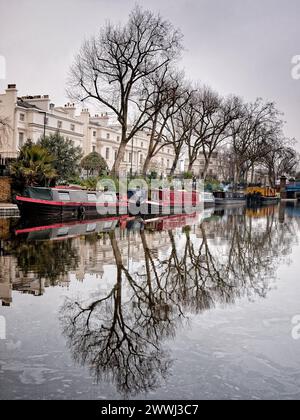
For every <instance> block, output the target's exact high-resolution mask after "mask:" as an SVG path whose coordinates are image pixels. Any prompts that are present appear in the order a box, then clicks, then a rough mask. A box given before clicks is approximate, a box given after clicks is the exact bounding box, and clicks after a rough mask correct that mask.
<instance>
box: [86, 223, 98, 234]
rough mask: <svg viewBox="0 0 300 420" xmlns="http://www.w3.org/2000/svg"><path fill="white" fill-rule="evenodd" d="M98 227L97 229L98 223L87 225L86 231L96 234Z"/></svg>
mask: <svg viewBox="0 0 300 420" xmlns="http://www.w3.org/2000/svg"><path fill="white" fill-rule="evenodd" d="M96 227H97V225H96V223H94V224H90V225H87V227H86V231H87V232H94V231H95V230H96Z"/></svg>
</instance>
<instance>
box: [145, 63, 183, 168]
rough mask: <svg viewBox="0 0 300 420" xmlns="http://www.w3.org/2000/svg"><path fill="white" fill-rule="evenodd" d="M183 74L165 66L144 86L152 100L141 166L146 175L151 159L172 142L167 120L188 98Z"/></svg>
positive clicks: (149, 107)
mask: <svg viewBox="0 0 300 420" xmlns="http://www.w3.org/2000/svg"><path fill="white" fill-rule="evenodd" d="M183 78H184V75H183V74H182V73H181V72H176V71H172V70H170V71H169V69H168V67H165V68H163V69H162V71H160V72H157V73H155V74H154V77H151V78H149V82H148V83H147V86H146V87H145V89H144V90H145V92H146V93H147V97H148V98H149V99H147V100H148V101H149V100H150V101H152V106H148V107H147V108H148V109H150V113H149V117H150V121H149V123H148V124H147V125H146V129H147V130H148V135H149V146H148V152H147V156H146V159H145V162H144V166H143V174H144V175H146V174H147V172H148V169H149V165H150V162H151V160H152V159H153V158H154V156H156V155H157V154H158V153H159V152H160V151H161V150H162V149H163V148H164V147H165V146H168V145H172V144H173V138H172V136H170V135H169V131H168V129H167V126H168V122H169V121H170V119H172V118H173V117H174V116H175V115H176V114H177V113H178V112H179V110H180V109H181V108H182V107H183V106H184V104H185V102H186V101H187V100H188V97H187V95H186V92H187V90H186V88H185V87H184V83H183V82H182V80H183ZM150 105H151V104H150Z"/></svg>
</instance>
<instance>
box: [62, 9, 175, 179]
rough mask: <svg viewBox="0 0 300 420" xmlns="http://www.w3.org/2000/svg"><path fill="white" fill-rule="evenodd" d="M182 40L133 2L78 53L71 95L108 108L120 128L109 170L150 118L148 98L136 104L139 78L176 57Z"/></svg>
mask: <svg viewBox="0 0 300 420" xmlns="http://www.w3.org/2000/svg"><path fill="white" fill-rule="evenodd" d="M181 40H182V35H181V33H180V32H179V31H178V30H176V29H174V27H173V26H172V25H171V24H170V22H168V21H166V20H163V19H162V17H161V16H159V15H155V14H154V13H152V12H151V11H148V10H142V9H141V8H140V7H138V6H137V7H135V8H134V10H133V11H132V12H131V14H130V16H129V20H128V22H127V23H126V24H125V25H124V26H121V25H113V24H112V23H108V24H107V25H106V27H105V28H103V29H102V30H101V31H100V34H99V35H98V36H96V37H94V38H92V39H91V40H89V41H87V42H85V43H84V45H83V46H82V48H81V51H80V53H79V54H78V55H77V57H76V60H75V62H74V64H73V66H72V68H71V75H70V80H69V88H68V92H69V95H70V96H71V97H72V98H75V99H76V100H80V101H84V100H88V99H92V100H95V101H97V102H98V103H100V104H101V105H102V106H103V105H104V106H106V107H107V108H109V109H110V110H111V111H112V112H113V113H114V115H115V116H116V118H117V120H118V122H119V124H120V126H121V143H120V146H119V150H118V153H117V157H116V160H115V163H114V166H113V169H112V172H113V173H117V172H118V171H119V167H120V164H121V162H122V159H123V156H124V153H125V148H126V145H127V144H128V142H129V141H130V140H131V139H132V138H133V136H134V135H135V134H136V133H138V132H139V131H140V130H141V129H142V128H143V127H144V126H145V125H146V124H147V122H149V121H150V119H151V118H152V112H151V101H143V100H142V101H141V102H140V99H141V98H140V94H141V90H142V86H143V81H144V80H145V78H148V77H150V76H151V75H153V74H154V73H155V72H158V71H159V70H160V69H162V68H163V67H164V66H167V65H168V64H171V63H172V62H174V61H175V60H176V59H177V58H178V56H180V51H181V48H182V46H181ZM137 104H139V105H138V106H137ZM142 104H144V106H143V105H142ZM149 106H150V108H149ZM153 113H155V109H154V110H153Z"/></svg>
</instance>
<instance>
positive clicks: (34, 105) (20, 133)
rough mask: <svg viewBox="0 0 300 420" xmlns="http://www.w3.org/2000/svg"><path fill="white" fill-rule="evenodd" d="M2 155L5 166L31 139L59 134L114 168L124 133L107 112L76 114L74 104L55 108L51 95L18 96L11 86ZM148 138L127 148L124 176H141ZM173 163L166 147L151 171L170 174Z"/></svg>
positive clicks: (3, 101) (3, 111)
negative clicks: (126, 174) (134, 174)
mask: <svg viewBox="0 0 300 420" xmlns="http://www.w3.org/2000/svg"><path fill="white" fill-rule="evenodd" d="M0 118H1V120H2V121H5V123H6V125H5V126H3V125H0V156H1V161H2V163H3V162H4V161H5V160H6V159H9V158H16V157H17V156H18V153H19V149H20V147H22V145H23V144H24V143H25V142H26V141H27V140H28V139H30V140H32V141H33V142H34V143H35V142H37V141H38V140H39V139H40V138H41V137H42V136H43V134H46V135H48V134H51V133H55V132H57V131H59V132H60V134H61V135H62V136H63V137H65V138H69V139H71V140H72V141H73V143H74V145H75V146H80V147H81V149H82V151H83V154H84V155H88V154H89V153H90V152H92V151H97V152H98V153H100V154H101V155H102V156H103V157H104V159H105V160H106V161H107V163H108V166H109V168H111V167H112V165H113V163H114V160H115V157H116V153H117V151H118V148H119V145H120V138H121V133H120V129H119V127H118V126H117V125H113V124H111V122H110V118H109V116H108V114H107V113H102V114H100V115H99V114H98V115H95V116H91V114H90V111H89V110H88V109H83V110H82V111H81V112H80V113H77V109H76V107H75V105H74V104H66V105H64V106H62V107H57V106H55V105H54V104H53V103H52V102H51V100H50V98H49V96H48V95H36V96H21V97H20V96H18V90H17V87H16V85H8V87H7V89H6V91H5V93H3V94H0ZM148 144H149V137H148V136H147V133H146V132H140V133H138V134H137V135H136V136H135V137H134V138H133V140H132V141H130V142H129V144H128V145H127V148H126V153H125V157H124V160H123V162H122V165H121V173H123V174H125V173H129V172H130V171H131V170H132V172H133V173H140V172H141V171H142V168H143V163H144V160H145V158H146V155H147V150H148ZM173 160H174V154H173V149H172V147H171V146H165V147H164V148H163V149H162V150H161V151H160V152H159V153H158V154H157V156H155V158H154V159H153V161H152V163H151V166H150V169H152V170H156V171H157V172H158V173H159V174H163V175H167V174H168V173H169V171H170V169H171V167H172V164H173Z"/></svg>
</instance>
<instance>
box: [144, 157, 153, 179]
mask: <svg viewBox="0 0 300 420" xmlns="http://www.w3.org/2000/svg"><path fill="white" fill-rule="evenodd" d="M151 159H152V156H150V154H149V153H148V154H147V156H146V159H145V161H144V165H143V175H144V176H146V175H147V173H148V171H149V166H150V163H151Z"/></svg>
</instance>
